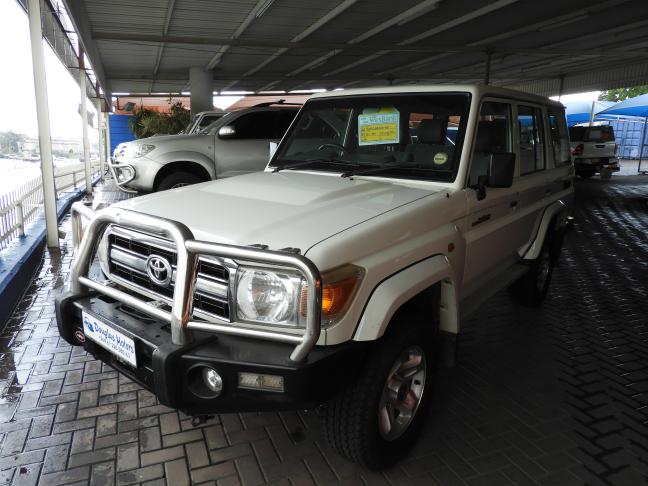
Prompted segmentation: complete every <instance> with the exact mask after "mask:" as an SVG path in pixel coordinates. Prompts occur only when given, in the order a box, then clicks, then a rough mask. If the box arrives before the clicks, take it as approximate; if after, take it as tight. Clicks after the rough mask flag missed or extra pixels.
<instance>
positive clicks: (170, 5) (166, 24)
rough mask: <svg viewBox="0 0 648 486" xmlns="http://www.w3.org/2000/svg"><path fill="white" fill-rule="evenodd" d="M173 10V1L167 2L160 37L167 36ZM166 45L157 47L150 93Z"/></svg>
mask: <svg viewBox="0 0 648 486" xmlns="http://www.w3.org/2000/svg"><path fill="white" fill-rule="evenodd" d="M174 8H175V0H169V3H168V4H167V10H166V15H165V16H164V25H163V27H162V35H167V33H168V32H169V25H170V24H171V18H172V17H173V9H174ZM165 45H166V44H165V43H164V42H163V43H162V44H160V46H159V47H158V52H157V58H156V60H155V67H154V68H153V77H154V79H153V81H151V91H153V84H154V83H155V76H156V75H157V73H158V71H159V70H160V62H162V54H163V53H164V46H165Z"/></svg>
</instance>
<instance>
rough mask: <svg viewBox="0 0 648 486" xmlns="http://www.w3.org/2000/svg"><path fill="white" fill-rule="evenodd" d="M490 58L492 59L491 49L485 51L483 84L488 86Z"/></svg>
mask: <svg viewBox="0 0 648 486" xmlns="http://www.w3.org/2000/svg"><path fill="white" fill-rule="evenodd" d="M492 58H493V49H488V50H487V51H486V70H485V72H484V84H490V76H491V60H492Z"/></svg>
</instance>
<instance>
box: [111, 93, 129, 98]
mask: <svg viewBox="0 0 648 486" xmlns="http://www.w3.org/2000/svg"><path fill="white" fill-rule="evenodd" d="M115 96H130V93H113V97H115Z"/></svg>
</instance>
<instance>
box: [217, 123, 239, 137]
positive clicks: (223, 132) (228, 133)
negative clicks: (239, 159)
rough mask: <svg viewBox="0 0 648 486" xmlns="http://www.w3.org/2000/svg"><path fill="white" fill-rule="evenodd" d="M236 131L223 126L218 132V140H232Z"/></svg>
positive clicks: (230, 127) (229, 126)
mask: <svg viewBox="0 0 648 486" xmlns="http://www.w3.org/2000/svg"><path fill="white" fill-rule="evenodd" d="M235 136H236V129H235V128H234V127H233V126H232V125H225V126H224V127H220V129H219V130H218V138H234V137H235Z"/></svg>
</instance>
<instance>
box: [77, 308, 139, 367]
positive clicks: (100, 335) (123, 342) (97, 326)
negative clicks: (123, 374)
mask: <svg viewBox="0 0 648 486" xmlns="http://www.w3.org/2000/svg"><path fill="white" fill-rule="evenodd" d="M82 317H83V332H84V333H85V335H86V337H87V338H88V339H92V340H93V341H94V342H95V343H97V344H98V345H99V346H101V347H103V348H106V349H107V350H108V351H110V352H111V353H112V354H114V355H115V356H117V357H118V358H119V359H121V360H123V361H125V362H126V363H128V364H130V365H131V366H134V367H136V366H137V358H136V356H135V341H133V340H132V339H131V338H129V337H128V336H124V335H123V334H122V333H121V332H119V331H116V330H114V329H113V328H112V327H110V326H109V325H108V324H105V323H104V322H102V321H100V320H99V319H97V318H96V317H93V316H91V315H90V314H86V313H85V312H84V313H83V316H82Z"/></svg>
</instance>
